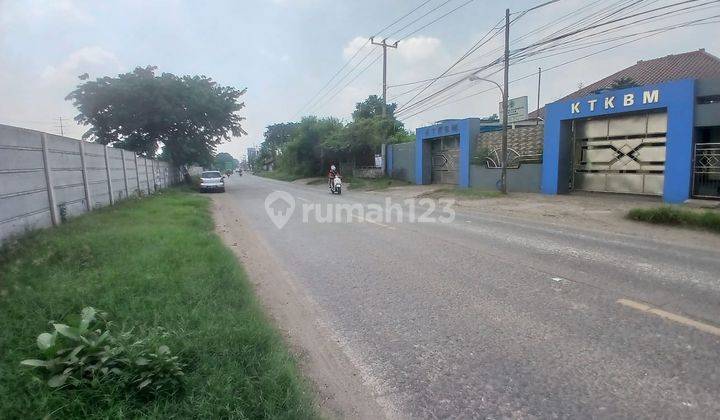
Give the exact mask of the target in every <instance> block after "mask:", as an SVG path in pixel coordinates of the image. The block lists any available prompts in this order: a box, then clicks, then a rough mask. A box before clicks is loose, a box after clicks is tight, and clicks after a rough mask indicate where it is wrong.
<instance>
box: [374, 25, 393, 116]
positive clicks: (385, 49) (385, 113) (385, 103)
mask: <svg viewBox="0 0 720 420" xmlns="http://www.w3.org/2000/svg"><path fill="white" fill-rule="evenodd" d="M370 43H371V44H373V45H380V46H382V47H383V109H382V116H383V117H386V116H387V49H388V48H397V46H398V42H397V41H396V42H395V43H394V44H388V43H387V38H385V39H383V40H382V42H375V37H370Z"/></svg>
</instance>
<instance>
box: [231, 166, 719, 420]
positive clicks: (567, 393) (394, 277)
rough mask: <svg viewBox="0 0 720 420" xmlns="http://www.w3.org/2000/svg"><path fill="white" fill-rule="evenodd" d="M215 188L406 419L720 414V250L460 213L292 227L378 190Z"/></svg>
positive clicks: (266, 183) (256, 181)
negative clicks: (283, 211) (287, 197)
mask: <svg viewBox="0 0 720 420" xmlns="http://www.w3.org/2000/svg"><path fill="white" fill-rule="evenodd" d="M276 190H280V191H285V192H287V193H289V194H291V195H292V196H293V198H294V200H295V209H294V212H293V214H292V216H291V217H290V219H289V221H288V223H287V224H286V225H285V226H284V227H283V228H282V229H278V228H277V227H276V225H275V224H273V222H272V221H271V220H270V218H269V217H268V215H267V213H266V209H265V200H266V197H267V196H268V194H270V193H271V192H273V191H276ZM226 194H228V195H229V196H230V197H232V202H233V203H234V204H235V203H236V205H237V207H238V208H239V209H240V210H241V211H242V213H243V214H244V215H246V216H247V219H249V220H250V221H251V225H252V228H253V229H254V230H255V231H256V232H257V233H258V234H259V235H261V236H262V237H263V238H264V239H265V241H266V242H267V243H269V244H270V246H271V247H272V250H273V252H274V254H275V255H277V256H278V259H279V263H280V264H282V265H283V266H284V267H285V268H286V269H287V270H289V271H291V272H292V273H294V274H295V275H296V276H297V278H298V279H299V281H300V282H301V283H302V286H303V287H304V288H306V290H307V291H308V293H309V294H310V295H311V296H312V297H313V298H314V299H315V300H316V301H317V302H318V304H319V305H320V306H321V307H322V309H323V311H324V312H325V313H326V314H327V317H328V320H327V321H328V322H329V324H330V325H331V326H332V328H333V329H334V330H335V332H336V334H337V336H338V337H340V338H341V339H342V340H343V341H344V343H345V345H346V346H347V347H348V348H350V349H352V351H353V353H354V355H355V358H356V359H357V360H358V361H359V363H361V364H362V365H363V366H362V370H363V371H365V372H366V374H367V375H368V378H372V381H373V382H374V384H373V385H374V387H375V390H376V392H377V395H376V398H377V399H378V401H380V402H381V403H382V405H384V406H385V407H392V408H393V409H395V410H398V412H400V413H401V414H402V415H403V416H407V417H414V418H507V417H515V418H534V417H537V418H553V417H560V418H591V417H594V418H596V417H602V418H675V419H676V418H713V419H717V418H720V335H718V334H720V329H717V327H718V326H720V250H718V249H703V248H702V244H701V243H698V244H694V245H693V246H687V245H685V246H681V245H673V244H668V243H661V242H655V241H651V240H647V239H638V238H636V237H634V236H633V235H632V234H631V233H628V234H625V235H621V234H614V233H602V232H592V231H587V230H583V229H582V228H581V227H558V226H556V225H549V224H545V223H540V222H530V221H525V220H521V219H515V218H509V217H504V216H498V215H488V214H477V213H472V212H469V211H466V212H463V211H460V210H457V213H456V217H455V219H454V221H452V222H451V223H409V222H407V218H406V220H405V222H404V223H397V221H391V222H390V223H387V221H386V220H383V221H377V220H375V222H374V223H371V222H369V221H368V220H369V219H371V217H370V216H369V215H367V214H366V217H360V218H358V217H354V218H353V223H319V222H318V221H316V220H315V217H314V215H313V214H312V213H308V212H307V211H306V213H307V216H308V217H306V218H307V219H308V222H303V209H302V207H303V206H308V205H315V204H318V205H319V206H320V208H321V210H322V215H326V210H325V206H326V205H328V204H332V205H336V204H341V203H345V204H356V205H357V204H361V205H363V206H367V205H369V204H373V203H374V204H382V203H383V202H384V198H383V197H382V196H380V195H378V194H368V193H359V192H353V191H345V192H343V195H342V196H332V195H330V194H329V193H328V192H327V189H326V188H324V187H323V186H305V185H298V184H290V183H284V182H279V181H274V180H268V179H263V178H257V177H252V176H243V177H242V178H238V177H233V179H231V180H230V181H229V182H228V187H227V193H226ZM423 204H425V203H423ZM281 207H282V206H280V207H277V208H278V209H280V208H281ZM274 208H276V207H274ZM407 209H408V207H407V206H406V207H405V210H407ZM442 214H444V213H442V212H441V211H440V209H437V210H436V212H434V213H433V214H431V216H435V217H437V216H440V215H442ZM642 305H647V306H642ZM678 316H680V317H678ZM692 322H698V323H696V324H692ZM713 328H715V329H713Z"/></svg>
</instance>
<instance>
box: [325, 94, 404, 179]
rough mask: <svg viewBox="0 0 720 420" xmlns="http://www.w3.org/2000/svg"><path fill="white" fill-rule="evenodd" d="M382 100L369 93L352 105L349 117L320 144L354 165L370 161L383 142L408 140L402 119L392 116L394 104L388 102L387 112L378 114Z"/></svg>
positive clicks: (371, 161) (373, 159)
mask: <svg viewBox="0 0 720 420" xmlns="http://www.w3.org/2000/svg"><path fill="white" fill-rule="evenodd" d="M382 107H383V102H382V98H380V97H378V96H377V95H371V96H369V97H368V98H367V99H366V100H364V101H363V102H358V103H357V104H356V105H355V111H354V112H353V114H352V115H353V121H352V122H351V123H349V124H348V125H347V126H346V127H345V129H344V130H342V131H341V132H339V133H336V135H335V136H332V137H327V138H325V139H324V141H323V147H324V148H327V149H328V150H331V151H333V152H335V153H338V154H341V155H342V156H343V157H345V158H350V159H351V160H352V161H353V162H355V163H356V164H358V165H361V166H365V165H374V164H375V154H376V153H379V152H380V146H381V145H382V144H383V143H400V142H405V141H409V139H411V138H412V135H411V134H410V133H408V132H407V131H405V129H404V126H403V123H402V122H400V121H399V120H398V119H397V118H395V109H396V108H397V104H394V103H393V104H388V107H387V116H385V117H383V116H382Z"/></svg>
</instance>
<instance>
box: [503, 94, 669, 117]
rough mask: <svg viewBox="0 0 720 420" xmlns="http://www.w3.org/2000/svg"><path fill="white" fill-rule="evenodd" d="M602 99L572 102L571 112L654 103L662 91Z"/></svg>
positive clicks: (658, 99) (657, 100) (577, 112)
mask: <svg viewBox="0 0 720 420" xmlns="http://www.w3.org/2000/svg"><path fill="white" fill-rule="evenodd" d="M637 96H640V95H637ZM601 99H602V100H601ZM601 99H588V100H586V101H582V102H572V103H571V104H570V113H572V114H580V113H581V112H584V111H589V112H594V111H596V110H597V109H600V107H602V109H615V108H616V107H617V108H620V107H622V108H630V107H632V106H633V105H636V104H638V103H642V104H653V103H657V102H659V101H660V91H659V90H658V89H654V90H645V91H643V93H642V98H639V97H636V95H635V94H634V93H626V94H624V95H617V96H616V95H612V96H606V97H604V98H601ZM508 115H509V113H508Z"/></svg>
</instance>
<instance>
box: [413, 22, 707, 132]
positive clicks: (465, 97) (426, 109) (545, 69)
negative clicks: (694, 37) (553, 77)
mask: <svg viewBox="0 0 720 420" xmlns="http://www.w3.org/2000/svg"><path fill="white" fill-rule="evenodd" d="M715 18H720V15H716V16H710V17H707V18H704V19H700V20H699V21H703V22H698V23H693V24H688V25H682V26H681V25H677V26H675V27H670V28H665V29H664V30H662V31H661V32H660V31H659V32H653V33H650V34H648V35H646V36H644V37H640V38H636V39H632V40H628V41H625V42H622V43H619V44H617V45H613V46H610V47H607V48H603V49H601V50H597V51H594V52H591V53H589V54H586V55H583V56H581V57H576V58H572V59H570V60H567V61H564V62H562V63H559V64H556V65H554V66H551V67H548V68H543V73H546V72H548V71H551V70H555V69H558V68H560V67H564V66H566V65H568V64H573V63H576V62H578V61H580V60H583V59H586V58H588V57H591V56H594V55H597V54H601V53H604V52H607V51H610V50H613V49H616V48H619V47H622V46H624V45H628V44H631V43H634V42H638V41H640V40H642V39H646V38H650V37H652V36H656V35H660V34H661V33H664V32H668V31H671V30H674V29H680V28H684V27H692V26H701V25H709V24H713V23H720V20H717V21H710V20H709V19H715ZM536 75H537V72H532V73H529V74H526V75H524V76H521V77H518V78H516V79H513V80H511V81H510V82H509V83H516V82H519V81H521V80H525V79H528V78H530V77H535V76H536ZM492 90H494V88H489V89H484V90H481V91H479V92H475V93H472V94H469V95H466V96H463V97H460V98H457V100H455V101H451V102H445V103H442V102H438V103H437V104H435V105H433V106H429V107H426V108H424V109H422V110H419V111H417V112H415V113H413V114H409V115H404V116H402V117H401V118H400V119H401V120H403V121H406V120H408V119H410V118H412V117H414V116H416V115H419V114H422V113H425V112H427V111H430V110H432V109H436V108H439V107H442V106H448V105H452V104H455V103H458V102H462V101H464V100H467V99H470V98H473V97H476V96H479V95H482V94H483V93H487V92H490V91H492ZM451 98H452V96H449V97H448V98H447V99H446V100H449V99H451Z"/></svg>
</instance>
